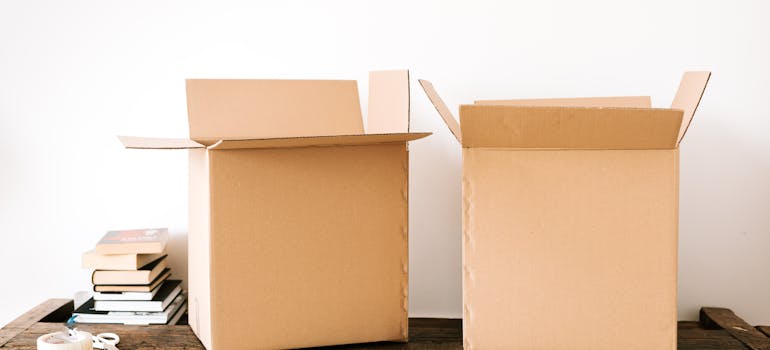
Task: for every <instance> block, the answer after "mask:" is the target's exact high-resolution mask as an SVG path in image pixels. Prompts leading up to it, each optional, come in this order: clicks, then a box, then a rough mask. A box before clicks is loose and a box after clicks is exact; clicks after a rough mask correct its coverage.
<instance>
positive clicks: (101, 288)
mask: <svg viewBox="0 0 770 350" xmlns="http://www.w3.org/2000/svg"><path fill="white" fill-rule="evenodd" d="M168 276H171V269H168V268H167V269H165V270H163V272H162V273H161V274H160V276H158V277H156V278H155V280H154V281H152V283H149V284H134V285H114V284H113V285H111V284H103V285H98V284H95V285H94V292H149V291H152V290H153V289H155V288H157V287H158V286H159V285H160V284H161V283H162V282H163V281H165V280H166V279H167V278H168Z"/></svg>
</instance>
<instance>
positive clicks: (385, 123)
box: [366, 70, 409, 134]
mask: <svg viewBox="0 0 770 350" xmlns="http://www.w3.org/2000/svg"><path fill="white" fill-rule="evenodd" d="M404 132H409V71H408V70H391V71H375V72H369V113H368V117H367V125H366V133H367V134H386V133H404Z"/></svg>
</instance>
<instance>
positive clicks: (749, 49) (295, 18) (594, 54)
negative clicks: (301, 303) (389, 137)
mask: <svg viewBox="0 0 770 350" xmlns="http://www.w3.org/2000/svg"><path fill="white" fill-rule="evenodd" d="M471 3H472V5H471ZM769 13H770V3H768V2H764V1H754V2H749V1H639V2H621V1H580V2H577V1H566V0H564V1H527V2H523V1H522V2H502V1H501V2H492V1H473V2H470V1H468V2H466V3H459V2H449V1H430V2H427V1H426V2H417V1H404V2H397V1H381V2H377V3H374V2H371V3H369V2H364V1H350V2H339V1H332V2H330V1H324V2H320V1H312V2H311V1H307V2H279V1H270V2H266V3H265V4H255V3H252V2H248V1H244V2H242V3H230V2H226V1H212V2H210V3H208V4H204V3H201V2H197V1H181V0H180V1H146V0H142V1H120V2H119V1H101V0H100V1H96V0H94V1H48V2H44V1H30V0H18V1H15V0H13V1H3V2H0V275H2V277H3V278H2V283H1V285H0V325H1V324H4V323H6V322H8V321H10V320H11V319H12V318H13V317H15V316H16V315H18V314H20V313H22V312H23V311H25V310H26V309H28V308H30V307H32V306H34V305H35V304H37V303H39V302H41V301H42V300H44V299H46V298H51V297H69V296H71V295H72V294H73V293H74V292H75V291H78V290H85V289H87V288H88V287H89V282H88V277H89V276H88V272H87V271H85V270H82V269H81V268H80V264H79V262H80V254H81V252H82V251H84V250H86V249H87V248H89V247H91V246H92V245H93V244H94V243H95V242H96V241H97V240H98V238H99V237H100V236H101V235H102V233H103V232H104V231H106V230H108V229H113V228H130V227H147V226H168V227H170V228H171V229H172V231H173V232H174V233H176V235H175V236H174V237H175V239H174V243H173V247H172V256H173V258H174V265H175V266H174V268H175V270H176V271H177V273H179V272H183V270H184V269H185V268H186V266H185V264H184V261H185V258H184V251H185V244H184V242H185V241H184V235H183V233H184V232H185V229H186V222H187V212H186V201H187V193H186V191H187V187H186V186H187V181H186V176H187V169H186V154H185V153H184V152H174V151H168V152H151V151H126V150H123V149H121V147H120V145H119V143H118V142H117V140H116V139H115V137H114V135H117V134H128V135H154V136H185V135H186V132H187V129H186V107H185V95H184V79H185V78H191V77H197V78H201V77H226V78H264V77H270V78H300V77H301V78H310V77H315V78H354V79H365V78H366V72H367V71H368V70H369V69H370V68H372V69H388V68H401V67H408V68H410V69H411V70H412V77H414V78H418V77H419V78H428V79H431V80H432V81H433V82H434V84H435V85H436V87H437V89H438V90H439V92H440V93H441V94H442V95H443V97H444V98H445V99H446V100H447V101H448V103H449V104H450V105H451V106H457V104H459V103H465V102H469V101H472V100H473V99H474V98H506V97H508V98H514V97H522V98H524V97H556V96H592V95H597V96H602V95H638V94H650V95H651V96H652V97H653V102H654V103H655V104H656V105H658V106H667V105H668V104H669V103H670V101H671V98H672V97H673V94H674V92H675V89H676V87H677V84H678V79H679V77H680V74H681V72H682V71H684V70H686V69H711V70H713V72H714V75H713V77H712V81H711V83H710V86H709V88H708V91H707V93H706V95H705V97H704V99H703V102H702V105H701V108H700V111H699V113H698V114H697V116H696V119H695V121H694V124H693V126H692V127H691V128H690V130H689V133H688V135H687V138H686V140H685V142H684V145H683V146H682V157H681V158H682V170H681V239H680V247H681V248H680V266H679V267H680V283H679V287H680V289H679V291H680V293H679V311H680V318H682V319H693V318H695V317H696V311H697V309H698V307H699V306H701V305H719V306H725V307H730V308H733V309H734V310H735V311H737V312H738V313H739V314H740V315H742V316H744V317H745V318H746V319H747V320H748V321H749V322H753V323H765V324H770V303H767V295H770V278H768V277H767V276H768V271H770V270H769V268H770V254H767V251H768V248H770V181H769V180H768V179H770V138H768V137H767V135H768V132H769V131H770V115H768V113H769V112H768V111H767V106H766V101H767V99H768V98H770V65H768V62H770V45H768V43H770V21H767V15H768V14H769ZM413 83H414V85H413V86H412V112H413V115H412V129H413V130H427V131H433V132H435V135H434V136H431V137H430V138H428V139H426V140H423V141H419V142H415V143H414V144H413V146H412V147H411V150H412V165H411V167H410V169H411V177H412V178H411V191H412V192H411V200H412V201H411V204H412V207H411V211H410V218H411V225H410V228H411V232H410V234H411V237H410V249H411V251H410V253H411V271H410V313H411V315H413V316H438V317H459V316H460V314H461V313H460V311H461V310H460V306H461V292H460V288H461V282H460V276H461V275H460V204H461V203H460V175H459V174H460V152H459V147H458V145H456V144H455V142H454V140H453V139H452V137H451V135H450V134H449V132H448V131H447V130H446V128H445V127H444V125H443V124H442V123H441V122H440V121H439V118H438V116H437V115H436V113H435V112H434V111H433V109H432V107H431V106H430V103H429V102H428V100H427V99H426V98H425V96H424V94H423V93H422V91H421V90H420V89H419V87H418V86H417V85H416V80H415V81H414V82H413ZM364 85H365V84H364Z"/></svg>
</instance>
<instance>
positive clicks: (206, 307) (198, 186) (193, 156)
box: [187, 149, 213, 349]
mask: <svg viewBox="0 0 770 350" xmlns="http://www.w3.org/2000/svg"><path fill="white" fill-rule="evenodd" d="M188 153H189V155H188V164H189V169H190V175H189V181H188V188H189V195H188V201H189V207H188V210H189V211H188V213H189V215H188V220H189V227H188V230H189V232H188V234H187V241H188V243H187V269H188V271H189V273H188V277H187V279H188V281H187V288H188V295H187V297H188V302H187V314H188V323H189V324H190V328H192V330H193V332H194V333H195V335H197V336H198V338H199V339H200V340H201V343H203V345H204V346H205V347H206V348H207V349H212V347H211V339H212V333H211V307H212V299H211V274H212V271H213V270H211V268H210V266H211V253H210V251H211V242H210V234H211V203H210V202H211V197H210V196H211V185H210V181H211V177H210V173H209V169H210V168H209V152H207V151H206V150H201V149H195V150H190V151H188Z"/></svg>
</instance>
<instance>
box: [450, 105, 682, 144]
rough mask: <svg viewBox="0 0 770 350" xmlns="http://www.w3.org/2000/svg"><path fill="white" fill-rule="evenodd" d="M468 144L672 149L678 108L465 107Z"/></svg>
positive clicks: (462, 111) (463, 119)
mask: <svg viewBox="0 0 770 350" xmlns="http://www.w3.org/2000/svg"><path fill="white" fill-rule="evenodd" d="M460 118H461V123H462V125H463V140H462V144H463V147H505V148H545V149H548V148H551V149H554V148H556V149H673V148H676V146H677V133H678V132H679V126H680V125H681V122H682V111H680V110H675V109H632V108H585V107H521V106H497V105H463V106H460Z"/></svg>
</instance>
